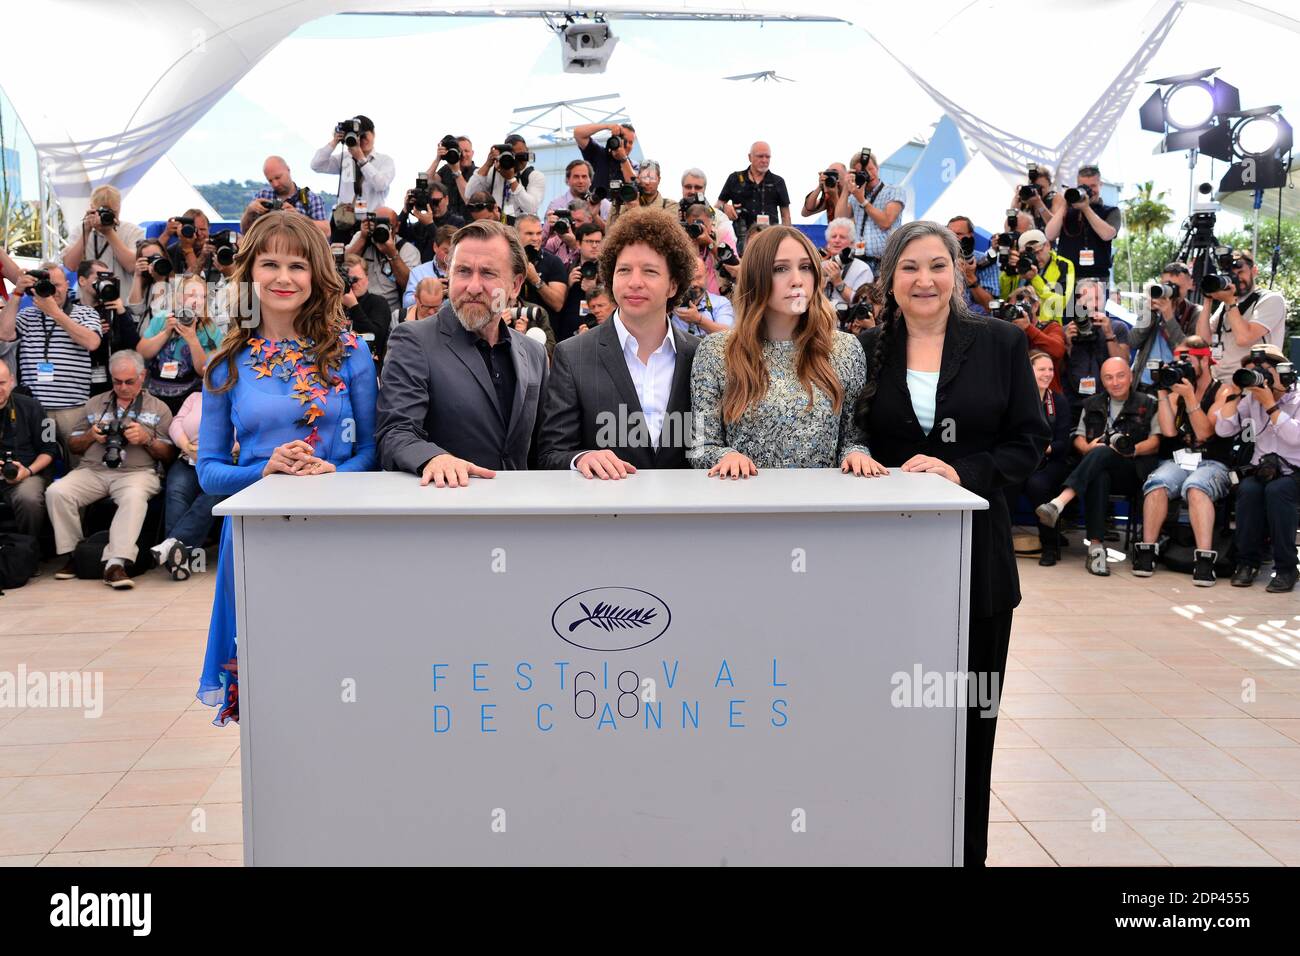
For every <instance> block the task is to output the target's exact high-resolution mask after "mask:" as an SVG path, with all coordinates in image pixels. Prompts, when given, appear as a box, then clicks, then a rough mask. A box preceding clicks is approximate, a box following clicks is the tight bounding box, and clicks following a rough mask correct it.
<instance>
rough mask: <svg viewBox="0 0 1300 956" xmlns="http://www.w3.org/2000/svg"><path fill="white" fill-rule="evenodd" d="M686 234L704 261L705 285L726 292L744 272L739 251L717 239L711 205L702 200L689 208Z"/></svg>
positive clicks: (715, 293)
mask: <svg viewBox="0 0 1300 956" xmlns="http://www.w3.org/2000/svg"><path fill="white" fill-rule="evenodd" d="M685 226H686V234H687V235H688V236H690V237H691V239H692V240H693V241H694V242H695V252H696V254H697V255H698V256H699V257H700V259H701V261H702V262H703V263H704V287H705V288H706V289H707V290H708V291H710V292H712V293H713V294H714V295H726V294H727V292H728V291H730V289H731V287H732V285H733V284H734V283H735V281H736V276H738V275H739V274H740V257H739V256H738V255H736V250H735V249H733V248H731V246H729V245H727V244H726V243H725V242H723V241H721V240H720V239H718V238H717V233H716V232H715V231H714V228H713V217H712V216H710V215H709V207H708V206H705V205H703V204H701V203H696V204H695V205H693V206H691V207H689V208H688V209H687V210H686V223H685Z"/></svg>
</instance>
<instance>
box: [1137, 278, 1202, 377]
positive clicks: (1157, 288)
mask: <svg viewBox="0 0 1300 956" xmlns="http://www.w3.org/2000/svg"><path fill="white" fill-rule="evenodd" d="M1193 288H1194V286H1193V285H1192V274H1191V272H1190V270H1188V268H1187V266H1185V265H1183V264H1182V263H1181V262H1171V263H1169V264H1168V265H1167V266H1165V267H1164V268H1163V269H1161V270H1160V281H1159V282H1157V283H1153V284H1152V285H1151V286H1150V288H1149V289H1148V290H1147V297H1146V304H1147V305H1148V307H1149V312H1150V321H1149V322H1148V323H1147V324H1146V325H1145V326H1141V327H1139V328H1135V329H1134V330H1133V332H1132V334H1131V335H1130V336H1129V348H1130V350H1131V351H1132V352H1133V353H1134V355H1135V357H1134V359H1133V370H1134V371H1135V372H1138V373H1139V378H1138V381H1140V382H1141V383H1142V384H1143V385H1150V384H1151V372H1150V371H1149V370H1148V368H1147V364H1148V363H1150V362H1153V361H1154V362H1162V363H1163V362H1169V361H1171V360H1172V359H1173V356H1174V350H1175V349H1177V348H1178V346H1179V345H1180V344H1182V341H1183V339H1185V338H1187V336H1189V335H1195V334H1196V325H1197V321H1198V317H1199V314H1200V306H1197V305H1193V304H1192V303H1191V302H1190V301H1188V298H1187V297H1188V295H1190V294H1191V292H1192V290H1193Z"/></svg>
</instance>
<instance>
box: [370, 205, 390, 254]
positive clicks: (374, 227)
mask: <svg viewBox="0 0 1300 956" xmlns="http://www.w3.org/2000/svg"><path fill="white" fill-rule="evenodd" d="M370 215H374V213H371V214H370ZM370 223H371V225H370V241H371V242H373V243H374V244H375V245H377V246H382V245H386V244H387V243H388V240H389V239H391V238H393V230H392V229H391V228H390V227H389V225H388V220H387V219H385V218H383V217H380V218H377V219H371V220H370Z"/></svg>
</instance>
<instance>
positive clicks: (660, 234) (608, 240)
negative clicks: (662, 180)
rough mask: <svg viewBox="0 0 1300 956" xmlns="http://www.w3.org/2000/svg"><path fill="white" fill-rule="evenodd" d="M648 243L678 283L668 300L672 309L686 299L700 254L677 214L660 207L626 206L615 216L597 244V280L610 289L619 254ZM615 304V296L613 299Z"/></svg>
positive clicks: (669, 274) (672, 278) (612, 284)
mask: <svg viewBox="0 0 1300 956" xmlns="http://www.w3.org/2000/svg"><path fill="white" fill-rule="evenodd" d="M638 244H639V245H643V246H649V247H650V248H651V249H653V250H654V251H655V252H657V253H659V255H661V256H663V257H664V261H665V262H667V263H668V278H669V279H671V280H672V282H673V284H674V285H675V286H676V287H677V291H676V293H675V294H674V295H673V296H672V298H671V299H670V300H669V302H668V308H670V309H673V308H676V307H677V306H678V305H681V304H682V303H683V302H684V301H685V300H686V292H687V290H688V289H689V288H690V286H691V282H692V281H693V280H694V279H695V264H696V262H698V261H699V255H698V254H697V253H696V252H695V243H694V242H693V241H692V240H691V238H690V237H689V236H688V235H686V230H684V229H683V228H682V225H681V223H680V222H678V221H677V217H676V216H674V215H672V214H671V213H668V212H665V211H664V210H662V209H654V208H651V207H649V206H647V207H645V208H636V209H629V210H628V211H627V212H625V213H623V215H621V216H619V217H618V221H617V222H616V223H614V225H613V226H611V227H610V229H609V234H608V235H607V236H605V241H604V243H603V245H602V246H601V248H600V284H601V285H603V286H604V287H605V288H607V289H609V290H611V291H612V290H613V288H614V266H615V265H616V264H617V263H618V257H619V255H620V254H621V253H622V252H623V250H624V249H626V248H627V247H628V246H634V245H638ZM615 304H616V305H617V300H615Z"/></svg>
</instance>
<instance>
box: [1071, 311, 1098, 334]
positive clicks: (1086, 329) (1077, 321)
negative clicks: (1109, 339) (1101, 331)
mask: <svg viewBox="0 0 1300 956" xmlns="http://www.w3.org/2000/svg"><path fill="white" fill-rule="evenodd" d="M1074 327H1075V329H1077V330H1078V331H1077V332H1076V333H1075V336H1074V338H1075V341H1076V342H1090V341H1092V340H1093V339H1095V338H1096V337H1097V326H1095V325H1093V323H1092V316H1091V315H1087V314H1084V313H1081V312H1077V311H1076V312H1075V314H1074Z"/></svg>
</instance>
